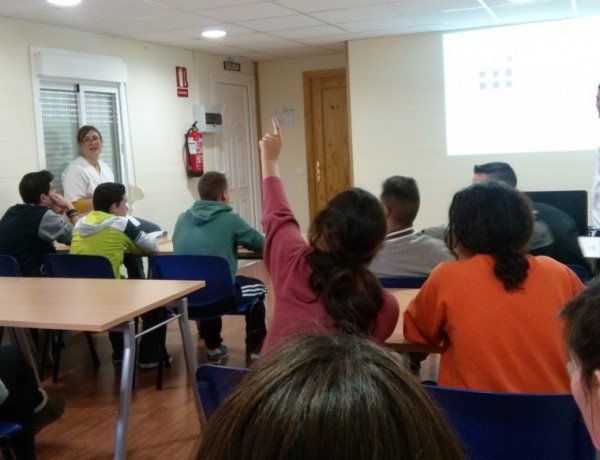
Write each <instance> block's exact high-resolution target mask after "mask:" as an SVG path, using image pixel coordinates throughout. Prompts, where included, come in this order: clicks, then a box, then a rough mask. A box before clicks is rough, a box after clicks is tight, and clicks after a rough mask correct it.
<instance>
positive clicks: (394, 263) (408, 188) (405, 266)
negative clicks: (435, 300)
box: [369, 176, 454, 277]
mask: <svg viewBox="0 0 600 460" xmlns="http://www.w3.org/2000/svg"><path fill="white" fill-rule="evenodd" d="M381 203H382V204H383V209H384V211H385V217H386V222H387V235H386V237H385V241H384V242H383V246H382V248H381V249H380V250H379V252H378V253H377V255H376V256H375V258H374V259H373V262H371V265H370V267H369V268H370V269H371V271H373V273H375V274H376V275H377V276H381V277H383V276H415V275H416V276H418V275H425V276H428V275H429V273H430V272H431V270H433V269H434V268H435V266H436V265H437V264H439V263H440V262H443V261H445V260H452V259H454V257H453V256H452V254H450V251H449V250H448V248H447V247H446V244H445V243H444V242H443V241H442V240H439V239H437V238H433V237H431V236H429V235H425V234H423V233H416V232H415V231H414V229H413V222H414V220H415V218H416V217H417V212H418V211H419V204H420V197H419V189H418V188H417V183H416V182H415V180H414V179H413V178H412V177H404V176H393V177H390V178H389V179H387V180H386V181H385V182H384V183H383V191H382V193H381Z"/></svg>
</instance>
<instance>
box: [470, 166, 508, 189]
mask: <svg viewBox="0 0 600 460" xmlns="http://www.w3.org/2000/svg"><path fill="white" fill-rule="evenodd" d="M473 173H474V174H485V175H486V176H488V179H489V180H495V181H499V182H504V183H505V184H508V185H512V186H513V187H516V186H517V175H516V174H515V171H514V169H512V168H511V166H510V165H509V164H508V163H503V162H501V161H496V162H492V163H485V164H482V165H475V166H474V167H473Z"/></svg>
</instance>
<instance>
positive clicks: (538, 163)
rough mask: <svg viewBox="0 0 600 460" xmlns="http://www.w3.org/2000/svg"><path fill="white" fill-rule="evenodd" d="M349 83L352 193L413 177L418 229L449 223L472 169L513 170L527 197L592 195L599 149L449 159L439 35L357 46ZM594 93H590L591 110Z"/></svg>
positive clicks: (350, 50) (354, 45)
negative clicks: (496, 164)
mask: <svg viewBox="0 0 600 460" xmlns="http://www.w3.org/2000/svg"><path fill="white" fill-rule="evenodd" d="M348 78H349V82H350V114H351V127H352V131H351V135H352V147H353V158H354V182H355V185H357V186H360V187H364V188H366V189H368V190H370V191H371V192H373V193H376V194H378V193H379V190H380V186H381V183H382V182H383V180H385V178H387V177H389V176H391V175H396V174H398V175H406V176H412V177H414V178H415V179H416V180H417V183H418V184H419V188H420V191H421V210H420V212H419V215H418V217H417V221H416V224H415V226H416V228H417V229H420V228H423V227H427V226H431V225H438V224H439V223H442V222H446V220H447V217H446V215H447V209H448V206H449V204H450V201H451V199H452V195H453V194H454V193H455V192H456V191H457V190H458V189H460V188H462V187H464V186H466V185H468V184H469V183H470V182H471V179H472V171H473V165H474V164H481V163H487V162H490V161H506V162H508V163H510V164H511V165H512V166H513V168H514V169H515V171H516V173H517V176H518V180H519V184H518V185H519V188H520V189H522V190H588V191H589V189H590V188H591V185H592V180H593V175H594V172H593V171H594V164H595V155H594V151H595V149H596V147H597V146H594V145H590V150H589V152H583V153H582V152H578V153H574V152H571V153H562V154H561V153H536V154H512V155H485V156H483V155H472V156H457V157H448V156H446V154H445V126H444V123H445V120H444V75H443V49H442V34H441V33H427V34H414V35H404V36H395V37H387V38H379V39H367V40H358V41H352V42H350V43H349V45H348ZM599 78H600V77H599ZM557 90H558V89H557ZM595 93H596V88H590V105H592V104H594V97H595ZM552 109H553V107H552V95H551V94H549V95H548V110H552ZM599 128H600V126H599ZM599 142H600V134H599Z"/></svg>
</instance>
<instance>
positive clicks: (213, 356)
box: [206, 345, 229, 364]
mask: <svg viewBox="0 0 600 460" xmlns="http://www.w3.org/2000/svg"><path fill="white" fill-rule="evenodd" d="M228 355H229V350H228V349H227V347H226V346H225V345H221V346H219V348H213V349H211V348H207V349H206V362H207V363H210V364H221V360H222V359H223V358H226V357H227V356H228Z"/></svg>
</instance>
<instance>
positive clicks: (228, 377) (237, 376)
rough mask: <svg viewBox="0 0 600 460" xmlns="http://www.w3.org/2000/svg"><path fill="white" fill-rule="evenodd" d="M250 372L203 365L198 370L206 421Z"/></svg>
mask: <svg viewBox="0 0 600 460" xmlns="http://www.w3.org/2000/svg"><path fill="white" fill-rule="evenodd" d="M247 372H250V370H249V369H247V368H244V367H227V366H217V365H214V364H201V365H200V366H198V368H197V369H196V387H197V389H198V393H199V394H200V401H201V402H202V410H203V411H204V417H206V420H208V419H209V418H210V416H211V415H212V413H213V412H214V410H215V409H216V408H217V406H218V405H219V404H221V403H222V402H223V401H224V400H225V398H227V396H228V395H229V393H231V390H233V389H234V388H235V387H236V386H237V385H238V384H239V383H240V381H241V380H242V377H244V375H245V374H246V373H247Z"/></svg>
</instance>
